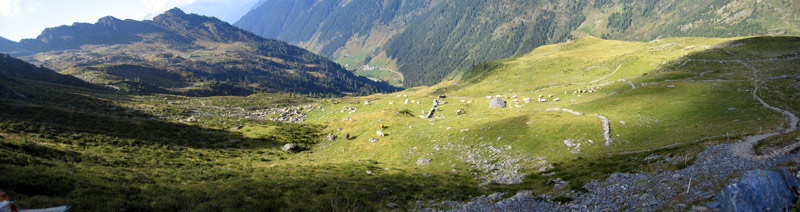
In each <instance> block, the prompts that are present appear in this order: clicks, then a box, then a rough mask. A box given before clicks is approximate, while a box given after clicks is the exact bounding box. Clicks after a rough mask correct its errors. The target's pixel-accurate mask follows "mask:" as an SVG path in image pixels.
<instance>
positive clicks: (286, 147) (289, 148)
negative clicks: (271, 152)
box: [281, 143, 297, 152]
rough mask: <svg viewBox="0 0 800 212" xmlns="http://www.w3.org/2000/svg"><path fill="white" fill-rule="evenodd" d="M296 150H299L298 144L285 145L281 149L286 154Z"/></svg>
mask: <svg viewBox="0 0 800 212" xmlns="http://www.w3.org/2000/svg"><path fill="white" fill-rule="evenodd" d="M295 149H297V144H293V143H288V144H284V145H283V146H282V147H281V150H283V151H284V152H291V151H294V150H295Z"/></svg>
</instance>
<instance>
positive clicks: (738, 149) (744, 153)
mask: <svg viewBox="0 0 800 212" xmlns="http://www.w3.org/2000/svg"><path fill="white" fill-rule="evenodd" d="M737 62H739V63H741V64H743V65H744V66H745V67H748V68H750V69H752V70H753V84H754V86H755V89H753V98H755V99H756V100H758V102H760V103H761V104H762V105H764V107H767V108H769V109H771V110H774V111H777V112H779V113H781V114H783V115H785V116H787V117H788V118H789V128H786V130H784V132H783V133H790V132H794V131H795V130H797V122H798V121H800V118H798V117H797V115H795V114H794V113H792V112H789V111H788V110H784V109H780V108H777V107H774V106H772V105H769V104H767V102H765V101H764V100H763V99H761V97H759V96H758V90H759V88H760V87H761V86H760V85H761V83H762V82H761V80H760V79H759V78H758V73H759V72H760V71H761V70H759V69H758V68H756V67H752V66H750V65H748V64H747V63H745V62H744V61H742V60H737ZM780 134H782V133H780V132H771V133H765V134H761V135H754V136H748V137H746V138H745V139H744V140H743V141H741V142H739V143H736V145H734V146H733V149H732V152H733V153H734V154H737V155H739V156H741V157H744V158H750V159H755V160H763V159H767V158H770V157H773V156H775V155H780V154H784V153H786V152H789V151H791V150H792V149H794V148H797V147H798V146H800V143H795V144H792V145H789V146H787V147H784V148H781V149H778V150H776V151H774V152H773V153H772V154H768V155H760V156H759V155H756V153H755V151H754V149H753V147H754V146H755V145H756V144H758V142H759V141H762V140H764V139H767V138H770V137H772V136H776V135H780Z"/></svg>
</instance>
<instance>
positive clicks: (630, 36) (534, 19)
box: [236, 0, 800, 86]
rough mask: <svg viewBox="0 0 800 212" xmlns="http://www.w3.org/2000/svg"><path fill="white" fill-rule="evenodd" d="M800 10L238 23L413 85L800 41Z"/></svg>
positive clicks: (307, 15)
mask: <svg viewBox="0 0 800 212" xmlns="http://www.w3.org/2000/svg"><path fill="white" fill-rule="evenodd" d="M798 10H800V3H798V2H796V1H782V0H740V1H730V0H700V1H687V0H646V1H633V0H601V1H588V0H569V1H555V0H545V1H510V0H493V1H484V0H433V1H422V0H386V1H372V0H298V1H295V0H273V1H265V2H264V3H262V4H261V5H260V6H258V7H256V9H254V10H252V11H251V12H250V13H248V14H246V15H245V16H244V17H242V19H241V20H239V21H238V22H237V23H236V25H237V26H239V27H242V28H243V29H246V30H249V31H251V32H254V33H256V34H259V35H262V36H265V37H268V38H278V39H282V40H286V41H287V42H290V43H293V44H297V45H300V46H301V47H304V48H306V49H309V50H311V51H314V52H317V53H320V54H322V55H325V56H329V57H332V58H334V59H335V60H336V61H338V62H340V63H342V64H344V65H349V69H356V68H357V67H359V66H360V65H364V64H370V65H373V66H378V67H381V68H383V69H388V70H397V71H399V72H401V73H402V74H403V75H404V77H403V78H404V79H405V82H404V84H405V85H406V86H416V85H431V84H434V83H437V82H439V81H440V80H442V79H444V78H446V77H447V76H454V75H456V74H458V73H461V72H459V71H463V70H466V69H468V68H469V67H471V66H473V65H474V64H477V63H481V62H485V61H489V60H493V59H498V58H504V57H509V56H519V55H521V54H523V53H525V52H529V51H531V50H533V49H534V48H535V47H538V46H541V45H544V44H549V43H557V42H563V41H566V40H572V39H576V38H579V37H583V36H587V35H592V36H595V37H601V38H607V39H621V40H636V41H646V40H652V39H656V38H665V37H673V36H704V37H731V36H746V35H797V34H800V24H798V23H800V21H798V20H800V17H799V16H798V14H797V13H795V12H793V11H798ZM786 20H796V21H786ZM454 71H456V72H454ZM454 73H455V74H454Z"/></svg>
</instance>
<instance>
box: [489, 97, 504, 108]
mask: <svg viewBox="0 0 800 212" xmlns="http://www.w3.org/2000/svg"><path fill="white" fill-rule="evenodd" d="M504 107H506V101H504V100H503V99H500V97H497V98H494V99H492V100H489V108H504Z"/></svg>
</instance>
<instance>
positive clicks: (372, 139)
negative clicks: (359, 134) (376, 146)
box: [369, 138, 378, 143]
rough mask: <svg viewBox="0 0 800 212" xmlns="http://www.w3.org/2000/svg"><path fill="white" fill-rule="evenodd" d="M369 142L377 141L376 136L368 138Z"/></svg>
mask: <svg viewBox="0 0 800 212" xmlns="http://www.w3.org/2000/svg"><path fill="white" fill-rule="evenodd" d="M369 142H370V143H375V142H378V139H377V138H369Z"/></svg>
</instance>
